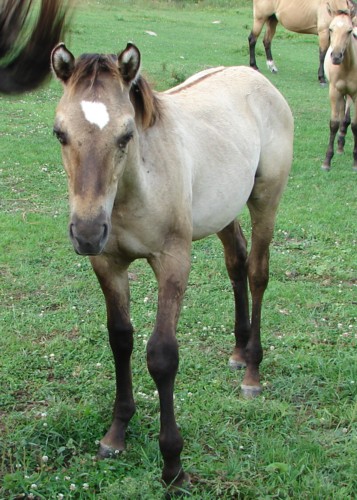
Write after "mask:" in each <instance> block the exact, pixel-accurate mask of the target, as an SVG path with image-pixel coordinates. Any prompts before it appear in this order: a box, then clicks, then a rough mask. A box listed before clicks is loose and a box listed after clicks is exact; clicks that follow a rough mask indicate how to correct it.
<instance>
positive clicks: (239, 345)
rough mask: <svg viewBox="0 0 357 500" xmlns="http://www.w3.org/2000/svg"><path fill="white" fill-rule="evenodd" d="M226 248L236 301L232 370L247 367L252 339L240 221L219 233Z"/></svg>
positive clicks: (245, 260)
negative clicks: (249, 345) (249, 341)
mask: <svg viewBox="0 0 357 500" xmlns="http://www.w3.org/2000/svg"><path fill="white" fill-rule="evenodd" d="M217 235H218V237H219V238H220V240H221V242H222V244H223V247H224V257H225V263H226V268H227V271H228V276H229V278H230V280H231V283H232V287H233V292H234V300H235V327H234V334H235V339H236V345H235V348H234V350H233V353H232V355H231V357H230V359H229V366H230V367H231V368H243V367H245V366H246V361H245V348H246V345H247V343H248V340H249V337H250V320H249V301H248V281H247V242H246V240H245V238H244V235H243V233H242V230H241V228H240V225H239V223H238V221H233V222H231V224H229V225H228V226H227V227H225V228H224V229H223V230H222V231H220V232H219V233H217Z"/></svg>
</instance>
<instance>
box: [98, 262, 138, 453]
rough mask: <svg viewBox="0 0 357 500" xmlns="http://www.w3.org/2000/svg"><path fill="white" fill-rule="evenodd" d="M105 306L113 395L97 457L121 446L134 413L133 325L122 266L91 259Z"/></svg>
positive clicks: (123, 447) (121, 448) (120, 449)
mask: <svg viewBox="0 0 357 500" xmlns="http://www.w3.org/2000/svg"><path fill="white" fill-rule="evenodd" d="M91 262H92V266H93V269H94V271H95V273H96V275H97V278H98V280H99V283H100V285H101V288H102V291H103V293H104V297H105V301H106V306H107V325H108V332H109V342H110V347H111V349H112V352H113V356H114V363H115V374H116V398H115V404H114V415H113V421H112V424H111V426H110V428H109V430H108V432H107V433H106V434H105V436H104V437H103V438H102V439H101V441H100V447H99V451H98V457H99V458H107V457H111V456H114V455H115V454H116V453H118V452H120V451H123V450H124V449H125V431H126V428H127V425H128V423H129V420H130V419H131V417H132V416H133V414H134V412H135V403H134V399H133V392H132V380H131V367H130V358H131V353H132V350H133V328H132V325H131V322H130V315H129V285H128V275H127V270H126V268H125V269H116V267H115V266H114V265H113V266H110V265H109V264H108V263H107V262H106V261H105V260H104V259H102V258H101V257H93V258H92V259H91Z"/></svg>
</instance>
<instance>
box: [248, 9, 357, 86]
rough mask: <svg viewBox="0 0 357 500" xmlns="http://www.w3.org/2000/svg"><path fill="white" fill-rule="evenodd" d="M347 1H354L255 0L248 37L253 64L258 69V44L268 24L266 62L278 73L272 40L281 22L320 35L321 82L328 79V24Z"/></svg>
mask: <svg viewBox="0 0 357 500" xmlns="http://www.w3.org/2000/svg"><path fill="white" fill-rule="evenodd" d="M350 4H351V5H350ZM328 5H329V6H330V7H329V9H328V8H327V6H328ZM348 5H350V8H351V6H352V3H351V2H349V0H253V18H254V19H253V28H252V31H251V32H250V34H249V37H248V40H249V52H250V66H251V67H252V68H255V69H258V67H257V63H256V58H255V45H256V43H257V40H258V37H259V35H260V33H261V31H262V29H263V26H264V24H266V31H265V35H264V39H263V44H264V47H265V53H266V59H267V66H268V68H269V69H270V71H271V72H272V73H277V71H278V68H277V66H276V64H275V62H274V60H273V56H272V51H271V43H272V40H273V37H274V35H275V31H276V27H277V24H278V22H280V23H281V24H282V25H283V26H284V28H286V29H287V30H289V31H294V32H295V33H305V34H312V35H318V37H319V52H320V64H319V70H318V78H319V81H320V83H321V84H324V83H326V79H325V75H324V59H325V55H326V52H327V49H328V47H329V25H330V23H331V20H332V16H333V15H334V12H335V11H340V10H345V9H346V8H347V6H348Z"/></svg>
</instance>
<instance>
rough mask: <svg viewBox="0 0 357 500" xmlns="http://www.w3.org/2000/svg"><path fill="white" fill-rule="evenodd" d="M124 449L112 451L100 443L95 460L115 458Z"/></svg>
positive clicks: (109, 447) (112, 449)
mask: <svg viewBox="0 0 357 500" xmlns="http://www.w3.org/2000/svg"><path fill="white" fill-rule="evenodd" d="M122 451H124V448H121V449H114V448H112V447H111V446H107V445H106V444H103V443H100V444H99V450H98V453H97V460H104V459H106V458H116V457H117V456H118V455H119V454H120V453H121V452H122Z"/></svg>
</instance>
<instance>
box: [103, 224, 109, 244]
mask: <svg viewBox="0 0 357 500" xmlns="http://www.w3.org/2000/svg"><path fill="white" fill-rule="evenodd" d="M108 232H109V228H108V224H103V236H102V241H105V240H106V239H107V237H108Z"/></svg>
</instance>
